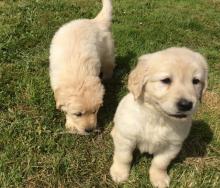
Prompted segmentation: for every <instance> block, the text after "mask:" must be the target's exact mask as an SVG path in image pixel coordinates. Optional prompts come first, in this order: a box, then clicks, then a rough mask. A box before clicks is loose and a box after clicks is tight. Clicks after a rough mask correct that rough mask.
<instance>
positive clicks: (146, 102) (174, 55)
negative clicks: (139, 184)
mask: <svg viewBox="0 0 220 188" xmlns="http://www.w3.org/2000/svg"><path fill="white" fill-rule="evenodd" d="M207 71H208V68H207V64H206V61H205V59H204V58H203V57H202V56H201V55H200V54H198V53H196V52H193V51H191V50H189V49H186V48H169V49H166V50H163V51H159V52H156V53H152V54H147V55H144V56H141V57H140V58H139V62H138V64H137V66H136V68H135V69H134V70H133V71H132V72H131V74H130V76H129V81H128V88H129V91H130V93H128V94H127V95H126V96H125V97H124V98H123V99H122V100H121V102H120V104H119V106H118V108H117V111H116V114H115V117H114V128H113V130H112V132H111V135H112V137H113V141H114V147H115V149H114V157H113V164H112V166H111V169H110V174H111V176H112V179H113V180H114V181H115V182H118V183H119V182H123V181H125V180H126V179H127V178H128V176H129V170H130V164H131V161H132V152H133V151H134V149H135V148H136V147H137V148H138V149H139V150H140V151H141V152H148V153H150V154H153V156H154V157H153V160H152V163H151V167H150V170H149V173H150V181H151V183H152V184H153V186H154V187H159V188H164V187H168V186H169V182H170V178H169V176H168V174H167V167H168V165H169V164H170V162H171V160H172V159H174V158H175V157H176V155H177V154H178V153H179V151H180V149H181V147H182V144H183V141H184V140H185V139H186V137H187V136H188V134H189V131H190V128H191V124H192V114H193V113H194V112H195V110H196V107H197V104H198V102H199V100H200V98H201V95H202V93H203V92H204V90H205V88H206V86H207ZM166 78H170V79H171V83H170V84H166V83H163V81H162V80H164V79H166ZM195 78H196V79H198V80H199V83H197V84H193V79H195ZM180 98H186V99H187V100H190V101H192V102H193V106H192V109H191V110H189V111H187V112H182V113H183V114H184V115H185V116H186V117H182V118H180V117H175V116H172V115H175V114H178V110H177V107H176V103H177V101H178V100H179V99H180Z"/></svg>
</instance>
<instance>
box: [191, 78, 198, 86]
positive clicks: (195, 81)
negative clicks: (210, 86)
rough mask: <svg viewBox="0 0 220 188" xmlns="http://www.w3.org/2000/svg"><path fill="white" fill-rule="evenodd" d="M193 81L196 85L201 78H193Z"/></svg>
mask: <svg viewBox="0 0 220 188" xmlns="http://www.w3.org/2000/svg"><path fill="white" fill-rule="evenodd" d="M192 83H193V84H194V85H196V84H198V83H200V80H199V79H197V78H193V80H192Z"/></svg>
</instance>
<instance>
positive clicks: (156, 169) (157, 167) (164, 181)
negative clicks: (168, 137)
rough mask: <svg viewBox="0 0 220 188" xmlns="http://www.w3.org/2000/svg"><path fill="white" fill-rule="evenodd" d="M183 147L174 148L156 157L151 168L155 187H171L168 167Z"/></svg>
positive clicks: (151, 177) (151, 176) (152, 181)
mask: <svg viewBox="0 0 220 188" xmlns="http://www.w3.org/2000/svg"><path fill="white" fill-rule="evenodd" d="M180 149H181V147H172V148H170V149H169V150H165V151H163V152H159V153H157V154H155V155H154V158H153V160H152V163H151V167H150V171H149V173H150V181H151V183H152V185H153V186H154V187H158V188H165V187H169V184H170V177H169V176H168V174H167V167H168V165H169V164H170V162H171V160H172V159H174V158H175V157H176V155H177V154H178V153H179V151H180Z"/></svg>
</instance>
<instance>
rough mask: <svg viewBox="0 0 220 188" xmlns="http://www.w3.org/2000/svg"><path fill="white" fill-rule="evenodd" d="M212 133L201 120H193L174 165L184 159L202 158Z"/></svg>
mask: <svg viewBox="0 0 220 188" xmlns="http://www.w3.org/2000/svg"><path fill="white" fill-rule="evenodd" d="M212 138H213V132H212V131H211V129H210V127H209V125H208V124H207V123H206V122H204V121H203V120H194V121H193V123H192V128H191V131H190V134H189V136H188V138H187V139H186V140H185V142H184V144H183V147H182V149H181V151H180V153H179V155H178V157H177V158H176V160H174V161H173V162H174V163H182V162H183V161H184V160H185V159H186V158H191V157H194V158H196V157H204V156H205V155H206V154H207V146H208V144H209V143H210V142H211V141H212Z"/></svg>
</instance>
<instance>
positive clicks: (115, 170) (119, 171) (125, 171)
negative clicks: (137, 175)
mask: <svg viewBox="0 0 220 188" xmlns="http://www.w3.org/2000/svg"><path fill="white" fill-rule="evenodd" d="M129 170H130V167H129V165H116V164H113V165H112V166H111V169H110V174H111V177H112V180H113V181H114V182H116V183H121V182H124V181H126V180H127V179H128V176H129Z"/></svg>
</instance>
